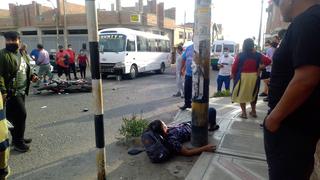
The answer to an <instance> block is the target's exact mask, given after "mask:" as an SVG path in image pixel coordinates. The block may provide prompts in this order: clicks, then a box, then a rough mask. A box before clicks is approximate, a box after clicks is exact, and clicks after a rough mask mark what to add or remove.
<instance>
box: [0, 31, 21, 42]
mask: <svg viewBox="0 0 320 180" xmlns="http://www.w3.org/2000/svg"><path fill="white" fill-rule="evenodd" d="M3 36H4V38H5V39H10V40H16V39H20V34H19V33H18V32H16V31H8V32H4V33H3Z"/></svg>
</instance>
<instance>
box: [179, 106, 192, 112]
mask: <svg viewBox="0 0 320 180" xmlns="http://www.w3.org/2000/svg"><path fill="white" fill-rule="evenodd" d="M187 108H191V105H189V106H188V105H183V106H182V107H180V109H181V110H182V111H184V110H186V109H187Z"/></svg>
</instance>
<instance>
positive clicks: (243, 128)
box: [175, 98, 268, 180]
mask: <svg viewBox="0 0 320 180" xmlns="http://www.w3.org/2000/svg"><path fill="white" fill-rule="evenodd" d="M210 107H214V108H216V110H217V123H218V124H219V125H220V129H219V130H218V131H215V132H214V133H210V134H209V142H210V143H213V144H215V145H217V150H216V152H215V153H202V154H201V156H200V157H199V159H198V160H197V162H196V163H195V165H194V166H193V168H192V169H191V171H190V173H189V174H188V176H187V177H186V179H187V180H209V179H213V178H214V179H223V180H261V179H268V175H267V174H268V173H267V163H266V158H265V152H264V146H263V131H262V129H261V128H260V126H259V124H260V123H262V121H263V118H264V117H265V116H266V112H267V104H266V103H265V102H263V101H262V100H258V103H257V114H258V118H251V117H249V119H246V120H245V119H241V118H239V117H238V115H239V114H240V112H241V110H240V106H239V105H238V104H231V102H230V98H212V99H210ZM175 120H176V121H175V123H177V122H182V121H188V120H191V110H189V111H180V112H179V113H178V114H177V116H176V119H175Z"/></svg>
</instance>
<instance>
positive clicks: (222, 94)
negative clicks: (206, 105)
mask: <svg viewBox="0 0 320 180" xmlns="http://www.w3.org/2000/svg"><path fill="white" fill-rule="evenodd" d="M229 96H231V93H230V91H229V90H224V91H220V92H216V93H214V95H213V97H229Z"/></svg>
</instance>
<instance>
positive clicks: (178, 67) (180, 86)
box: [173, 45, 184, 97]
mask: <svg viewBox="0 0 320 180" xmlns="http://www.w3.org/2000/svg"><path fill="white" fill-rule="evenodd" d="M182 52H183V48H182V46H181V45H178V47H177V51H176V83H177V90H178V91H177V93H176V94H174V95H173V97H183V94H184V92H183V76H182V74H181V66H182V56H181V55H182Z"/></svg>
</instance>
